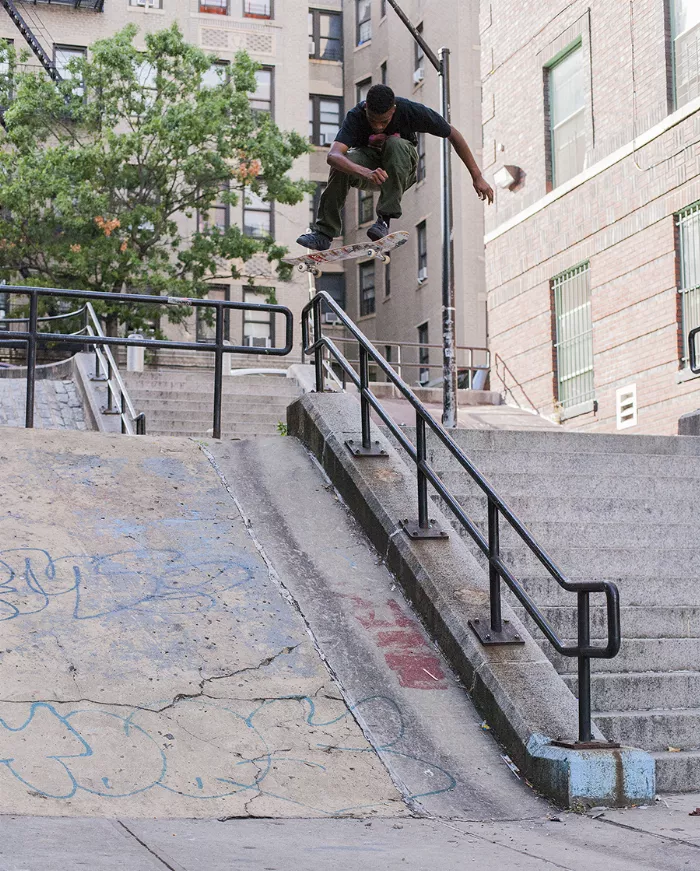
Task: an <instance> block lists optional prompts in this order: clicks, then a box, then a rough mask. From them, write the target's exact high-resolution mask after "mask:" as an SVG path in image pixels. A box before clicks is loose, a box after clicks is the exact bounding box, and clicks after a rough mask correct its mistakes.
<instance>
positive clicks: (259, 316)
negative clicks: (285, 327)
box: [243, 287, 275, 348]
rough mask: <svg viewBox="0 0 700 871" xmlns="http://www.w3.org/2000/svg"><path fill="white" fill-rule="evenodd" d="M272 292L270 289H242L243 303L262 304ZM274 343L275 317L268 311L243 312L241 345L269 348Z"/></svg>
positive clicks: (272, 289)
mask: <svg viewBox="0 0 700 871" xmlns="http://www.w3.org/2000/svg"><path fill="white" fill-rule="evenodd" d="M273 292H274V288H272V287H256V288H255V290H251V289H249V288H246V287H244V288H243V302H257V303H262V302H265V301H266V298H267V297H268V296H269V295H270V294H272V293H273ZM274 343H275V316H274V314H273V313H272V312H270V311H250V310H249V311H244V312H243V344H244V345H248V346H249V347H251V348H271V347H272V346H273V345H274Z"/></svg>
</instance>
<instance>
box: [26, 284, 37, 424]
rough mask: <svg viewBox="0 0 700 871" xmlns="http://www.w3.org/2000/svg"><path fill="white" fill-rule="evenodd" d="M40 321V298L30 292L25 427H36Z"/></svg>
mask: <svg viewBox="0 0 700 871" xmlns="http://www.w3.org/2000/svg"><path fill="white" fill-rule="evenodd" d="M38 320H39V296H38V294H37V293H36V291H35V290H30V292H29V337H28V339H27V398H26V407H25V409H24V425H25V427H26V428H27V429H32V428H33V427H34V396H35V388H36V344H37V331H38V329H39V327H38Z"/></svg>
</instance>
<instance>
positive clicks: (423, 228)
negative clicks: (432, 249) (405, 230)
mask: <svg viewBox="0 0 700 871" xmlns="http://www.w3.org/2000/svg"><path fill="white" fill-rule="evenodd" d="M416 235H417V238H418V281H425V279H426V278H427V277H428V227H427V225H426V223H425V221H421V222H420V224H418V226H417V227H416Z"/></svg>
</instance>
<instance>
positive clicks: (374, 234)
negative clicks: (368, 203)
mask: <svg viewBox="0 0 700 871" xmlns="http://www.w3.org/2000/svg"><path fill="white" fill-rule="evenodd" d="M367 235H368V236H369V238H370V239H371V240H372V241H373V242H378V241H379V240H380V239H383V238H384V237H385V236H388V235H389V227H388V225H387V223H386V221H384V219H383V218H377V220H376V221H375V222H374V223H373V224H372V226H371V227H370V228H369V230H367Z"/></svg>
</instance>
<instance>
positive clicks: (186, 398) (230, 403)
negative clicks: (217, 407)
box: [129, 391, 289, 412]
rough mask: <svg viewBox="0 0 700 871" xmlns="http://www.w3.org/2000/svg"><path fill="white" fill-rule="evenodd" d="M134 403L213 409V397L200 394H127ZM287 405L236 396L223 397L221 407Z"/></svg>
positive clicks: (279, 398)
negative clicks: (169, 395) (176, 396)
mask: <svg viewBox="0 0 700 871" xmlns="http://www.w3.org/2000/svg"><path fill="white" fill-rule="evenodd" d="M129 395H130V396H131V398H132V400H133V401H134V403H137V402H138V403H139V404H140V405H142V406H144V407H149V408H156V407H163V408H172V409H182V410H184V411H203V412H207V411H211V410H212V408H213V407H214V400H213V397H212V398H211V399H209V398H203V397H202V395H201V393H183V394H181V395H180V396H179V398H177V399H163V397H162V395H161V394H159V393H155V392H153V393H150V392H146V391H143V392H142V391H135V392H133V393H132V392H131V391H130V392H129ZM288 405H289V399H288V397H286V396H238V395H237V394H233V395H228V396H226V395H225V396H224V397H223V401H222V406H223V407H224V408H228V409H237V410H238V409H240V410H248V411H264V410H266V409H267V410H271V409H280V410H282V411H284V410H285V409H286V408H287V406H288Z"/></svg>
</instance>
